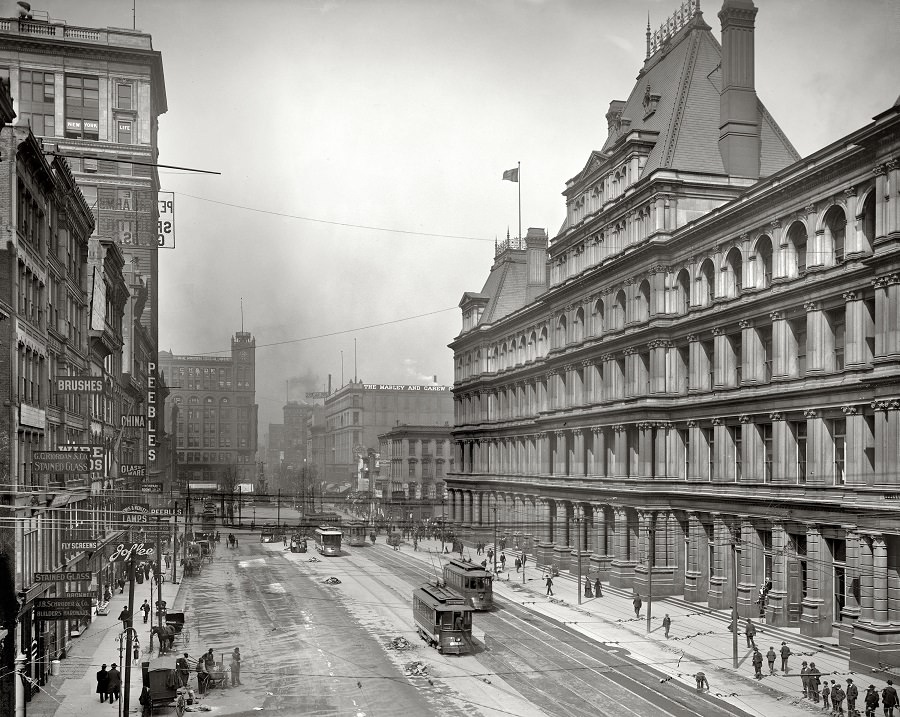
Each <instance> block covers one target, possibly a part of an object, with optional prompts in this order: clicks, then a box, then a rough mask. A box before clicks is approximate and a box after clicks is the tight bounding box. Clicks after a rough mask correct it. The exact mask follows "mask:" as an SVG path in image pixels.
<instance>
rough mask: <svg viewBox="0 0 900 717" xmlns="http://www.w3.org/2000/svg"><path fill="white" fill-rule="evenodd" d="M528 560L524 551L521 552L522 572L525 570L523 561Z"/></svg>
mask: <svg viewBox="0 0 900 717" xmlns="http://www.w3.org/2000/svg"><path fill="white" fill-rule="evenodd" d="M526 560H528V556H527V555H525V551H524V550H523V551H522V570H524V569H525V561H526Z"/></svg>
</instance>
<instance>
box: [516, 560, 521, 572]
mask: <svg viewBox="0 0 900 717" xmlns="http://www.w3.org/2000/svg"><path fill="white" fill-rule="evenodd" d="M521 568H522V561H521V560H519V558H516V572H519V570H521Z"/></svg>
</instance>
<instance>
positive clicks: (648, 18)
mask: <svg viewBox="0 0 900 717" xmlns="http://www.w3.org/2000/svg"><path fill="white" fill-rule="evenodd" d="M644 59H645V60H649V59H650V11H649V10H647V56H646V57H645V58H644Z"/></svg>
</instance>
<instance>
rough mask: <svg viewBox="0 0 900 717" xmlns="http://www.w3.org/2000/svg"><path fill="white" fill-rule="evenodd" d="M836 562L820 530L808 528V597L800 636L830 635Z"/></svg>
mask: <svg viewBox="0 0 900 717" xmlns="http://www.w3.org/2000/svg"><path fill="white" fill-rule="evenodd" d="M832 569H833V562H832V559H831V553H830V551H829V550H828V548H827V547H826V545H825V540H824V538H822V534H821V532H820V530H819V527H818V526H816V525H807V526H806V597H804V598H803V602H802V613H801V615H800V634H801V635H808V636H811V637H824V636H826V635H829V636H830V635H831V622H832V617H831V616H832V590H831V584H832V581H831V575H832Z"/></svg>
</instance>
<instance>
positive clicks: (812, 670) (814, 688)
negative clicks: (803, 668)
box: [806, 662, 822, 703]
mask: <svg viewBox="0 0 900 717" xmlns="http://www.w3.org/2000/svg"><path fill="white" fill-rule="evenodd" d="M806 677H807V679H808V680H809V696H810V697H811V698H812V701H813V702H816V703H818V702H819V682H820V678H821V677H822V673H821V672H819V669H818V668H817V667H816V663H815V662H810V663H809V672H807V673H806Z"/></svg>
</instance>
